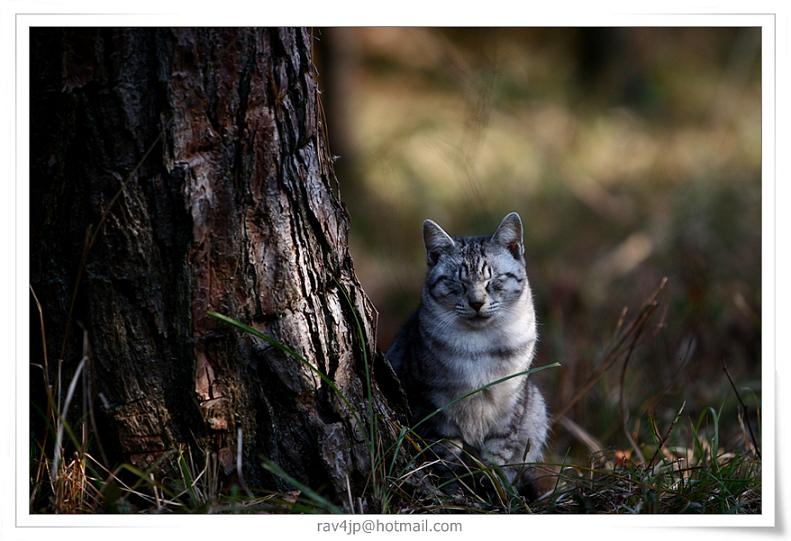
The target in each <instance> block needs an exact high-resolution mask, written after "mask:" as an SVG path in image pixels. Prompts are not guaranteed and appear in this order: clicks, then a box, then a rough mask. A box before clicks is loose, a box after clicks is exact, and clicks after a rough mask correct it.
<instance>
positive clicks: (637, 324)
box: [550, 277, 667, 425]
mask: <svg viewBox="0 0 791 541" xmlns="http://www.w3.org/2000/svg"><path fill="white" fill-rule="evenodd" d="M666 284H667V277H665V278H662V281H661V282H660V283H659V287H657V288H656V290H654V292H653V293H652V294H651V297H649V299H648V301H646V302H645V303H644V304H643V307H642V309H641V310H640V312H638V314H637V315H636V316H635V317H634V319H633V320H632V321H631V323H629V326H628V327H627V328H626V330H625V331H624V332H623V333H622V334H621V336H620V338H618V339H617V340H616V343H615V344H614V345H613V346H612V347H611V348H610V349H609V352H608V353H607V355H605V357H604V361H602V364H601V365H600V366H599V368H598V369H597V370H596V371H595V372H594V373H593V374H592V375H591V377H590V378H589V379H588V381H587V382H586V383H585V384H584V385H583V386H582V387H581V388H580V389H579V391H577V393H576V394H575V395H574V396H573V397H572V399H571V400H569V401H568V402H567V403H566V405H565V406H563V408H561V409H560V411H558V412H557V413H555V415H554V416H553V417H552V420H551V421H550V425H554V424H555V423H556V422H557V421H558V419H560V417H561V416H563V415H565V414H566V413H568V412H569V410H571V408H573V407H574V406H575V405H576V404H577V402H579V401H580V400H581V399H582V397H583V396H585V395H586V394H587V393H588V391H590V390H591V389H592V388H593V386H594V385H596V383H597V382H598V381H599V380H600V379H601V378H602V377H603V376H604V374H605V373H606V372H607V370H609V369H610V368H611V367H612V366H613V365H614V364H615V363H616V362H617V361H618V360H619V359H620V358H621V355H622V353H623V352H624V349H623V347H624V345H625V344H626V342H627V340H628V339H629V338H630V337H632V336H633V335H634V333H635V332H636V330H637V329H638V328H642V326H643V325H644V324H645V321H646V320H648V318H649V317H651V314H653V312H654V311H655V310H656V307H657V306H658V303H657V301H656V299H657V297H658V296H659V293H660V292H661V291H662V290H663V289H664V287H665V285H666ZM619 326H620V325H619ZM630 347H631V346H630Z"/></svg>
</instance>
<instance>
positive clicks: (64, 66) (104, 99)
mask: <svg viewBox="0 0 791 541" xmlns="http://www.w3.org/2000/svg"><path fill="white" fill-rule="evenodd" d="M320 110H321V109H320V105H319V95H318V93H317V89H316V83H315V78H314V72H313V65H312V61H311V32H310V31H309V30H305V29H117V28H115V29H114V28H103V29H88V28H75V29H52V28H35V29H32V30H31V286H32V288H33V291H34V292H35V294H36V295H37V297H38V299H39V300H40V302H41V305H42V309H43V312H44V322H45V328H46V343H47V354H48V355H47V356H48V358H49V359H50V363H49V364H50V373H49V379H50V381H54V380H55V377H56V366H57V362H58V360H60V359H62V363H63V375H62V380H63V381H69V378H70V374H72V373H73V372H74V370H75V367H76V365H77V363H78V362H79V360H80V358H81V357H82V356H83V344H82V340H83V332H82V331H81V330H80V327H79V325H81V326H82V327H83V328H84V329H85V332H86V333H87V334H86V335H87V337H88V341H89V344H90V355H89V361H90V362H89V363H88V365H86V366H87V367H88V370H87V371H86V376H85V377H86V378H88V381H89V382H90V386H89V388H90V396H89V397H88V398H90V399H91V400H90V403H93V405H94V409H95V410H96V415H97V417H98V421H97V423H96V425H97V426H98V430H97V434H95V435H94V438H95V439H96V440H98V443H99V444H101V447H102V448H103V450H104V451H106V453H107V454H108V455H109V456H110V460H111V461H115V462H120V461H123V460H128V461H131V462H132V463H134V464H136V465H141V466H152V465H154V464H155V463H156V461H157V459H158V458H160V457H161V456H163V453H166V452H167V451H169V450H172V449H174V448H175V447H176V446H178V445H180V444H186V445H190V446H193V447H196V448H198V449H201V450H206V451H207V452H211V453H217V457H219V461H220V463H221V464H222V466H223V467H224V470H225V473H226V474H228V475H229V476H233V475H234V471H233V470H234V468H235V460H236V459H235V457H236V447H237V443H238V441H239V436H240V435H241V441H242V442H243V444H242V447H243V453H242V458H243V461H242V462H243V469H244V476H245V478H246V481H247V483H248V484H249V485H250V486H252V487H277V488H281V489H284V488H291V487H288V485H287V483H286V482H285V481H283V480H282V479H280V478H279V477H277V476H273V475H271V474H269V473H268V472H267V471H266V470H264V469H263V467H262V457H266V458H268V459H270V460H272V461H274V462H276V463H278V464H279V465H280V466H281V467H282V468H283V469H284V470H286V471H287V472H288V473H289V474H290V475H292V476H294V477H295V478H296V479H298V480H300V481H301V482H304V483H306V484H308V485H309V486H311V487H319V488H322V487H323V488H324V489H325V490H326V492H327V493H328V494H330V495H331V496H332V497H333V498H334V499H335V500H336V501H346V498H345V497H344V495H345V494H346V490H347V489H346V483H347V480H346V477H347V475H348V477H349V482H350V483H351V486H352V487H353V489H357V488H359V487H360V486H362V484H363V483H364V482H365V479H366V476H367V475H368V473H369V471H370V468H371V463H370V458H371V457H370V450H369V446H368V440H367V438H368V435H369V432H368V427H367V426H361V425H360V423H358V422H355V421H354V419H355V416H357V417H359V418H361V419H367V418H368V417H367V416H368V414H369V412H368V410H367V407H368V402H367V389H366V377H365V366H364V357H363V351H364V350H365V351H366V352H368V353H369V358H370V360H371V362H373V364H374V369H375V370H374V371H375V377H374V378H373V379H374V381H373V385H372V394H373V408H374V410H375V412H376V413H377V414H378V415H379V416H380V417H381V419H382V420H383V422H384V423H385V425H386V426H387V425H388V423H390V422H392V420H393V419H395V416H396V411H399V412H400V411H401V409H400V408H402V407H403V406H402V405H400V403H396V402H394V401H395V400H396V399H397V392H396V391H395V389H397V385H395V384H394V383H393V380H392V379H390V378H391V377H392V374H391V372H390V371H389V369H388V367H387V365H386V363H384V362H383V359H382V357H381V355H378V354H374V353H372V352H374V351H375V341H374V338H375V324H376V312H375V310H374V308H373V306H372V305H371V303H370V301H369V300H368V298H367V297H366V296H365V293H364V292H363V291H362V289H361V287H360V285H359V283H358V281H357V279H356V277H355V274H354V269H353V266H352V261H351V258H350V256H349V252H348V249H347V240H348V239H347V236H348V216H347V214H346V212H345V209H344V207H343V205H342V203H341V202H340V199H339V194H338V183H337V180H336V178H335V176H334V173H333V169H332V162H331V159H330V156H331V153H330V152H329V151H328V148H327V141H326V138H325V131H324V130H325V126H324V124H323V119H322V118H321V115H320ZM341 287H342V288H344V289H345V291H347V292H348V294H349V297H350V300H351V305H353V308H352V306H350V305H349V304H348V303H347V302H346V301H345V300H344V296H343V293H342V291H341V289H340V288H341ZM353 310H356V312H357V313H358V314H359V315H360V322H361V323H360V329H358V328H357V327H356V325H355V318H354V311H353ZM209 311H216V312H220V313H222V314H226V315H228V316H230V317H233V318H235V319H238V320H240V321H242V322H245V323H247V324H249V325H251V326H253V327H254V328H255V329H257V330H259V331H261V332H263V333H266V334H268V335H270V336H272V337H274V338H275V339H277V340H279V341H280V342H282V343H283V344H285V345H287V346H288V347H290V348H293V349H294V350H296V351H298V352H299V353H300V354H302V355H303V356H304V357H305V359H307V360H308V361H309V362H310V363H311V364H313V365H314V366H315V368H317V369H318V370H319V371H321V372H322V373H324V374H326V375H327V376H328V377H329V379H330V380H332V381H333V382H334V383H335V385H337V387H338V388H340V390H341V391H342V392H343V393H344V394H345V396H346V397H348V399H349V401H350V403H351V404H352V406H353V408H354V409H356V411H354V412H350V411H348V408H347V406H345V405H344V403H343V402H342V401H341V400H339V399H338V397H337V396H336V393H335V392H334V391H333V390H332V389H331V388H330V387H329V386H328V385H327V384H326V383H325V382H323V381H322V380H321V379H320V378H319V377H318V376H317V375H316V374H315V373H314V372H313V371H311V370H310V369H308V368H306V367H304V366H302V365H300V363H298V362H297V361H295V360H294V359H293V358H291V357H289V356H288V355H286V354H284V353H282V352H281V351H280V350H279V349H278V348H276V347H272V346H269V345H267V344H266V343H264V342H262V341H261V340H258V339H255V338H253V337H251V336H249V335H245V334H243V333H240V332H238V331H237V330H235V329H233V328H231V327H229V326H227V325H225V324H223V323H222V322H220V321H218V320H216V319H214V318H211V317H210V316H209V315H208V314H207V312H209ZM32 312H35V310H32ZM36 328H37V325H34V326H31V329H36ZM358 330H360V331H361V333H362V336H363V341H364V343H363V344H361V343H360V340H358V338H357V336H358V334H357V333H358ZM40 340H41V336H39V335H38V334H37V333H35V332H33V333H32V337H31V344H32V345H34V346H36V347H38V346H37V344H39V343H40ZM40 353H43V352H40ZM31 362H40V361H39V360H37V359H36V358H34V359H32V360H31ZM33 372H34V369H31V381H33V382H34V384H35V377H34V375H33ZM377 382H378V383H377ZM86 388H88V387H86ZM382 389H386V391H384V392H383V391H382ZM387 389H392V390H393V391H390V390H387ZM383 393H386V394H383ZM33 396H34V402H35V400H36V399H38V400H41V396H40V393H39V394H36V393H35V392H34V393H33ZM391 404H396V405H391ZM78 409H79V408H78ZM79 413H80V412H79V411H77V412H76V413H75V414H79ZM35 419H36V413H34V412H31V422H32V423H33V426H34V427H35V426H37V422H36V420H35ZM80 419H83V418H82V417H81V418H80ZM34 432H35V430H34ZM160 466H161V465H160Z"/></svg>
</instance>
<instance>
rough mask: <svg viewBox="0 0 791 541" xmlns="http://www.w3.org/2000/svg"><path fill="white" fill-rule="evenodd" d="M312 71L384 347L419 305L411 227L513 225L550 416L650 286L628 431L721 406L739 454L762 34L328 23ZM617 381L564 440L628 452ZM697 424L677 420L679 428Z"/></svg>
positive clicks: (754, 241) (638, 432)
mask: <svg viewBox="0 0 791 541" xmlns="http://www.w3.org/2000/svg"><path fill="white" fill-rule="evenodd" d="M315 38H316V42H315V46H316V51H315V52H316V59H317V67H318V71H319V77H320V84H321V88H322V92H323V96H322V98H323V105H324V109H325V115H326V117H327V123H328V128H329V136H330V144H331V148H332V150H333V153H334V154H336V155H337V156H338V157H337V160H336V162H335V166H336V172H337V174H338V178H339V180H340V185H341V197H342V198H343V200H344V202H345V204H346V205H347V207H348V210H349V214H350V216H351V226H352V230H351V245H352V254H353V257H354V262H355V267H356V270H357V273H358V276H359V278H360V281H361V282H362V284H363V286H364V288H365V290H366V291H367V292H368V294H369V295H370V297H371V298H372V300H373V302H374V304H375V306H376V308H377V309H378V311H379V336H378V340H379V347H380V348H381V349H383V350H384V349H386V348H387V347H388V346H389V344H390V342H391V340H392V338H393V336H394V334H395V333H396V332H397V330H398V328H399V326H400V325H401V324H402V323H403V322H404V321H405V320H406V318H407V317H408V316H409V315H410V313H411V312H412V311H413V310H414V309H415V308H416V306H417V303H418V299H419V291H420V288H421V286H422V282H423V277H424V272H425V257H424V249H423V243H422V236H421V223H422V221H423V219H424V218H431V219H433V220H435V221H437V222H438V223H440V224H441V225H442V226H443V227H444V228H445V229H446V230H447V231H448V232H450V233H451V234H453V235H473V234H486V233H489V232H492V231H493V230H494V228H495V227H496V226H497V224H498V223H499V220H500V219H501V218H502V217H503V216H504V215H505V214H506V213H507V212H509V211H512V210H515V211H518V212H519V213H520V214H521V216H522V218H523V221H524V224H525V249H526V256H527V261H528V274H529V277H530V282H531V286H532V288H533V292H534V296H535V299H536V309H537V313H538V320H539V336H540V346H539V349H538V353H537V358H536V360H535V362H534V365H536V366H537V365H543V364H548V363H551V362H554V361H559V362H560V363H562V365H563V366H562V367H561V368H558V369H553V370H550V371H546V372H543V373H541V374H539V375H536V376H535V378H536V381H537V382H538V384H539V386H540V387H541V388H542V389H543V391H544V393H545V395H546V397H547V400H548V403H549V406H550V408H551V410H552V411H558V410H559V409H560V408H562V407H563V405H564V404H567V403H569V401H570V400H571V399H572V398H573V397H574V396H575V394H576V393H577V392H578V391H579V389H580V388H581V387H582V386H583V385H584V384H585V382H586V381H588V380H589V379H590V378H591V375H592V374H594V373H595V372H596V370H597V367H599V366H601V363H602V362H603V353H604V351H605V348H606V347H607V345H608V344H610V343H611V339H612V336H613V333H614V331H615V329H616V325H617V323H618V321H619V318H620V316H621V313H622V310H623V308H624V307H629V310H630V312H629V315H627V319H628V317H629V316H630V315H633V314H636V313H637V312H638V311H639V309H640V307H641V305H642V303H643V302H644V301H645V300H646V299H647V298H648V297H649V296H650V294H651V293H652V292H653V291H654V290H655V289H656V287H657V286H658V284H659V283H660V280H661V279H662V277H665V276H666V277H668V279H669V281H668V284H667V286H666V287H665V289H664V291H663V292H662V293H661V295H660V302H661V305H660V307H659V309H658V310H657V312H656V313H655V314H654V316H653V318H652V320H651V322H650V323H649V326H648V328H647V330H646V332H645V333H644V335H643V338H642V339H641V341H640V343H639V344H638V346H637V348H636V349H635V351H634V353H633V355H632V358H631V361H630V363H629V367H628V371H627V372H626V374H625V376H624V396H625V403H626V405H627V407H628V410H629V411H630V415H629V422H628V426H629V430H631V431H632V433H633V435H635V436H636V437H637V438H636V439H637V440H638V441H641V440H649V439H650V438H649V437H648V436H647V434H648V432H649V431H650V428H649V423H648V422H647V419H648V417H649V416H655V417H656V420H657V422H658V423H659V424H660V426H667V425H668V424H669V423H670V422H671V421H672V420H673V418H674V416H675V414H676V412H677V410H678V408H679V407H680V406H681V404H682V403H683V402H685V401H686V409H685V415H684V418H683V419H682V421H681V423H680V424H681V426H682V427H683V426H686V425H689V424H690V422H689V421H688V420H687V419H690V420H693V421H694V420H696V419H697V418H698V416H699V415H700V413H701V412H702V411H704V410H705V408H707V407H709V406H711V407H714V408H715V409H719V408H720V407H722V408H723V413H722V418H723V421H722V422H721V426H720V431H721V432H722V434H721V436H720V437H721V440H722V442H723V445H725V446H726V447H730V448H732V449H737V448H741V449H743V448H744V447H745V446H747V445H748V443H747V441H746V439H745V433H744V430H743V424H741V423H740V422H739V420H738V417H737V404H738V403H737V401H736V399H735V395H734V393H733V390H732V389H731V388H730V386H729V384H728V381H727V379H726V378H725V376H724V374H723V370H722V363H723V362H726V363H727V365H728V368H729V370H730V372H731V374H732V375H733V377H734V379H735V381H736V383H737V385H738V386H739V388H740V389H741V390H742V391H743V393H744V394H743V398H744V399H745V401H746V402H747V404H748V406H750V408H751V413H750V418H751V420H752V422H753V426H754V427H755V426H756V422H757V419H758V417H759V415H760V410H759V407H760V390H761V389H760V376H761V319H760V314H761V78H760V76H761V62H760V60H761V33H760V29H751V28H546V29H537V28H522V29H509V28H490V29H475V28H444V29H432V28H348V29H340V28H329V29H328V28H325V29H319V30H317V31H316V33H315ZM620 372H621V365H620V364H619V365H616V366H614V367H613V368H612V369H611V370H608V371H607V373H606V375H605V376H604V377H603V378H601V379H600V380H599V381H597V383H596V384H595V385H594V386H593V388H592V389H591V390H590V391H589V392H588V393H587V394H585V396H584V397H583V398H582V399H581V400H580V401H579V402H578V403H577V404H576V405H575V406H574V407H573V408H572V409H571V410H570V411H568V413H567V414H566V416H567V417H568V418H569V419H571V420H572V421H573V422H574V423H575V424H576V425H577V426H578V427H580V430H581V431H580V430H576V431H575V430H570V429H569V428H568V427H566V426H560V425H556V426H555V428H554V430H553V435H552V439H551V441H550V443H549V447H550V454H549V455H550V456H549V457H548V458H550V459H552V458H555V459H557V460H560V459H562V458H563V457H564V456H565V455H566V454H568V455H569V456H571V457H575V458H577V459H579V460H584V457H585V456H586V455H587V453H588V452H589V449H590V445H588V446H587V447H586V446H585V445H583V443H582V440H583V439H584V437H585V435H587V436H591V437H593V438H594V439H595V440H598V442H599V443H600V444H601V445H603V446H604V447H606V448H609V449H624V448H627V447H628V443H627V442H626V439H625V436H624V434H625V431H624V430H623V427H622V419H621V414H620V412H619V396H620V389H621V386H620V378H621V374H620ZM687 430H689V426H687Z"/></svg>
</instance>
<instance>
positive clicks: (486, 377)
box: [420, 293, 536, 446]
mask: <svg viewBox="0 0 791 541" xmlns="http://www.w3.org/2000/svg"><path fill="white" fill-rule="evenodd" d="M528 295H529V293H528ZM434 320H435V316H434V315H433V314H432V313H431V310H430V309H424V310H423V311H422V312H421V314H420V331H421V332H420V334H421V341H422V342H423V355H424V361H426V362H427V363H428V365H429V366H431V367H432V369H431V370H429V371H428V372H429V373H430V374H427V375H428V376H429V377H428V378H426V379H424V382H425V383H427V384H428V385H429V386H430V388H431V389H432V393H431V402H432V404H433V406H435V407H437V408H439V407H442V406H444V405H446V404H448V403H449V402H451V401H452V400H453V399H456V398H458V397H460V396H463V395H465V394H467V393H470V392H472V391H475V390H476V389H480V388H481V387H484V386H486V385H488V384H490V383H492V382H494V381H497V380H498V379H501V378H505V377H506V376H509V375H512V374H515V373H518V372H521V371H524V370H527V369H528V368H529V367H530V364H531V362H532V358H533V352H534V348H535V342H536V330H535V317H534V314H533V308H532V303H530V302H529V299H525V300H524V301H523V303H521V306H520V310H518V312H517V315H516V316H515V317H514V318H513V319H511V320H509V321H507V322H505V323H502V324H500V325H498V326H497V327H493V328H487V329H480V330H470V329H464V328H455V327H451V328H444V327H441V326H438V325H433V324H432V322H433V321H434ZM524 383H525V382H524V377H516V378H512V379H509V380H506V381H504V382H501V383H498V384H496V385H492V386H490V387H488V388H486V389H484V390H482V391H479V392H477V393H475V394H474V395H472V396H470V397H468V398H466V399H464V400H461V401H459V402H456V403H455V404H453V405H452V406H450V407H447V408H446V410H445V411H444V413H445V416H446V422H448V423H450V424H451V425H452V427H453V428H455V430H457V431H458V432H459V433H460V435H461V437H462V439H463V440H464V441H466V442H467V443H469V444H472V445H475V446H480V445H482V444H483V441H484V439H485V438H486V436H487V435H488V434H489V433H490V432H492V431H493V430H494V429H495V428H496V427H497V426H499V425H500V424H502V423H503V422H505V421H507V420H508V419H509V418H510V416H511V413H512V411H513V410H514V407H515V405H516V402H517V400H518V396H519V390H520V388H522V387H523V386H524Z"/></svg>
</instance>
